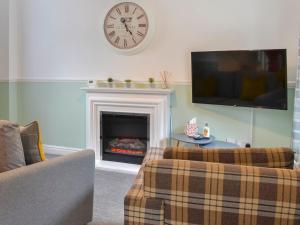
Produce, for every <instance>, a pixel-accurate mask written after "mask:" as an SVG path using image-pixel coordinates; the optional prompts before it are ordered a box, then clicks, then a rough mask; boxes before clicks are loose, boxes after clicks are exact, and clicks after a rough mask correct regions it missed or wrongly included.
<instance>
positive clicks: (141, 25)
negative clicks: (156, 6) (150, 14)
mask: <svg viewBox="0 0 300 225" xmlns="http://www.w3.org/2000/svg"><path fill="white" fill-rule="evenodd" d="M146 26H147V25H146V24H139V27H146Z"/></svg>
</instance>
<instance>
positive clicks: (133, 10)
mask: <svg viewBox="0 0 300 225" xmlns="http://www.w3.org/2000/svg"><path fill="white" fill-rule="evenodd" d="M136 10H137V7H135V9H134V10H133V12H132V15H134V14H135V12H136Z"/></svg>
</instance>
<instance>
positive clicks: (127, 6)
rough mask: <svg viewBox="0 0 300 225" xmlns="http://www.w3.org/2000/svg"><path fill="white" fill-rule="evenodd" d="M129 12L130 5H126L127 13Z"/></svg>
mask: <svg viewBox="0 0 300 225" xmlns="http://www.w3.org/2000/svg"><path fill="white" fill-rule="evenodd" d="M128 12H129V5H125V13H128Z"/></svg>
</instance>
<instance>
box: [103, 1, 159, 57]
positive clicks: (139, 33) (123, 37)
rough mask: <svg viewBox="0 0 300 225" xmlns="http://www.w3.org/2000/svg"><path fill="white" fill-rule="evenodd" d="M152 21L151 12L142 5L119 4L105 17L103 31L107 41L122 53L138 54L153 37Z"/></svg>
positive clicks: (131, 3)
mask: <svg viewBox="0 0 300 225" xmlns="http://www.w3.org/2000/svg"><path fill="white" fill-rule="evenodd" d="M152 21H153V20H152V19H151V18H150V17H149V12H146V10H145V9H144V7H142V6H141V5H139V4H137V3H135V2H121V3H118V4H116V5H114V6H113V7H112V8H111V9H110V10H109V11H108V12H107V14H106V15H105V19H104V24H103V29H104V34H105V37H106V40H107V41H108V43H109V44H110V46H112V47H113V48H114V49H115V50H117V51H119V52H121V53H126V54H134V53H137V52H139V51H141V50H142V49H143V48H145V47H146V45H147V44H148V43H149V41H150V39H151V37H152V35H153V25H154V23H152Z"/></svg>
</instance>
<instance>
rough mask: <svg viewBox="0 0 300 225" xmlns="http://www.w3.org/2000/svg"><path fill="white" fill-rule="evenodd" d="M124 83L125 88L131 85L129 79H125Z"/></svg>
mask: <svg viewBox="0 0 300 225" xmlns="http://www.w3.org/2000/svg"><path fill="white" fill-rule="evenodd" d="M125 85H126V87H127V88H130V87H131V80H125Z"/></svg>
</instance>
